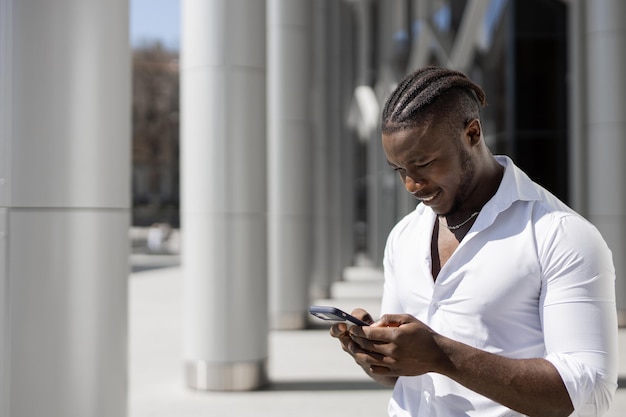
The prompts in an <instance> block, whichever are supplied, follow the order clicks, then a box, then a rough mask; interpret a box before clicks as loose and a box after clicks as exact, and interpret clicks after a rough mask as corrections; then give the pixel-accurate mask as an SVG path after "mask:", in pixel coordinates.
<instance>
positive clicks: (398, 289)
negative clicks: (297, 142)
mask: <svg viewBox="0 0 626 417" xmlns="http://www.w3.org/2000/svg"><path fill="white" fill-rule="evenodd" d="M484 105H485V95H484V92H483V90H482V89H481V88H480V87H479V86H478V85H476V84H474V83H473V82H472V81H470V80H469V79H468V78H467V77H466V76H465V75H463V74H461V73H459V72H455V71H451V70H448V69H444V68H437V67H429V68H425V69H421V70H418V71H416V72H415V73H413V74H410V75H409V76H407V77H406V78H405V79H404V80H403V81H402V82H401V83H400V85H399V86H398V87H397V88H396V90H395V91H394V92H393V93H392V95H391V97H390V98H389V100H388V101H387V103H386V105H385V108H384V110H383V120H382V131H383V135H382V145H383V148H384V151H385V154H386V156H387V160H388V162H389V165H390V166H391V167H392V168H393V169H394V170H395V171H397V172H398V174H399V176H400V178H401V180H402V181H403V182H404V184H405V186H406V189H407V191H408V192H410V193H411V194H413V195H414V196H415V198H417V199H418V200H419V201H420V202H421V204H418V206H417V208H416V209H415V211H413V212H412V213H410V214H409V215H407V216H406V217H405V218H404V219H402V220H401V221H400V222H399V223H398V224H397V225H396V226H395V227H394V229H393V230H392V232H391V233H390V235H389V238H388V241H387V245H386V248H385V257H384V270H385V286H384V293H383V299H382V313H383V314H384V315H383V316H382V318H381V319H379V320H378V321H376V322H374V321H373V320H372V318H371V317H370V316H369V314H368V313H367V312H366V311H364V310H361V309H356V310H355V311H354V312H353V314H354V315H355V316H357V317H358V318H361V319H362V320H364V321H366V322H368V323H371V325H370V326H366V327H359V326H354V327H352V328H351V329H349V330H348V329H347V328H346V326H345V325H344V324H335V325H333V327H332V328H331V335H332V336H334V337H337V338H339V340H340V341H341V344H342V347H343V349H344V350H345V351H346V352H348V353H349V354H350V355H352V356H353V358H354V359H355V361H356V362H357V363H358V364H359V365H360V366H361V367H363V369H364V370H365V372H367V373H368V374H369V375H370V376H371V377H372V378H373V379H374V380H376V381H379V382H381V383H383V384H388V385H394V386H395V388H394V391H393V396H392V398H391V400H390V402H389V415H390V416H413V417H422V416H438V417H456V416H480V417H487V416H489V417H491V416H520V415H529V416H568V415H574V416H601V415H603V414H604V413H605V412H606V411H607V409H608V408H609V405H610V403H611V400H612V398H613V394H614V393H615V390H616V388H617V318H616V307H615V290H614V284H615V271H614V268H613V262H612V258H611V252H610V250H609V249H608V247H607V245H606V243H605V242H604V240H603V239H602V237H601V236H600V234H599V233H598V231H597V230H596V228H595V227H594V226H593V225H591V224H590V223H589V222H588V221H586V220H585V219H584V218H582V217H581V216H580V215H578V214H576V213H575V212H573V211H572V210H571V209H570V208H568V207H567V206H566V205H565V204H563V203H562V202H560V201H559V200H558V199H557V198H556V197H554V196H553V195H552V194H550V193H549V192H548V191H546V190H545V189H543V188H542V187H541V186H539V185H537V184H536V183H534V182H532V181H531V180H530V179H529V178H528V177H527V176H526V175H525V174H524V173H523V172H522V171H521V170H520V169H519V168H517V167H516V166H515V165H514V164H513V162H512V161H511V160H510V159H509V158H507V157H504V156H497V157H494V156H493V155H492V154H491V152H490V151H489V149H488V148H487V146H486V144H485V142H484V138H483V131H482V124H481V122H480V114H479V111H480V108H481V107H482V106H484Z"/></svg>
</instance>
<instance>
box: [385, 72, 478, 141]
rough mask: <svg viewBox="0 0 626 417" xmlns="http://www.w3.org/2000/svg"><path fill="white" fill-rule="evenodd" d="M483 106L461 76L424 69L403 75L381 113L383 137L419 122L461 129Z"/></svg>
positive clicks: (472, 87) (467, 81)
mask: <svg viewBox="0 0 626 417" xmlns="http://www.w3.org/2000/svg"><path fill="white" fill-rule="evenodd" d="M486 104H487V102H486V100H485V92H484V91H483V89H482V88H480V86H478V85H477V84H475V83H473V82H472V81H471V80H470V79H469V78H468V77H467V76H466V75H465V74H463V73H461V72H458V71H454V70H451V69H447V68H441V67H434V66H431V67H426V68H422V69H419V70H417V71H415V72H413V73H412V74H409V75H407V76H406V77H405V78H404V79H403V80H402V81H401V82H400V84H399V85H398V86H397V87H396V89H395V90H394V91H393V92H392V93H391V96H390V97H389V99H388V100H387V103H386V104H385V107H384V109H383V113H382V131H383V133H385V134H390V133H394V132H397V131H400V130H405V129H411V128H414V127H416V126H418V125H421V124H423V123H429V122H434V123H438V124H441V123H444V124H446V125H447V127H448V128H450V129H463V128H464V127H465V125H466V124H467V122H468V121H469V120H471V119H475V118H479V117H480V108H481V107H483V106H485V105H486Z"/></svg>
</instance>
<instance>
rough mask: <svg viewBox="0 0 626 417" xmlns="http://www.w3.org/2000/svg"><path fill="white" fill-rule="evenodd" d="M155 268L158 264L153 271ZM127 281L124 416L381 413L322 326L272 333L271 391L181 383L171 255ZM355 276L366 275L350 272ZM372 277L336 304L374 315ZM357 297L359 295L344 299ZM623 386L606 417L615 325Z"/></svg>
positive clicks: (617, 405) (614, 414)
mask: <svg viewBox="0 0 626 417" xmlns="http://www.w3.org/2000/svg"><path fill="white" fill-rule="evenodd" d="M155 265H159V266H162V268H158V269H152V268H153V267H154V266H155ZM133 271H134V272H133V273H132V275H131V279H130V310H129V314H130V325H129V331H130V359H129V360H130V364H129V365H130V366H129V369H130V375H129V388H130V390H129V417H196V416H198V417H200V416H202V417H206V416H229V417H248V416H254V417H266V416H267V417H269V416H272V417H276V416H283V415H284V416H290V417H291V416H296V417H313V416H315V417H320V416H324V417H346V416H359V417H374V416H377V417H378V416H381V417H382V416H386V406H387V400H388V398H389V395H390V391H389V389H386V388H381V387H379V386H377V385H376V384H374V383H373V382H371V381H370V380H369V379H368V378H367V377H366V376H365V375H364V374H363V373H362V372H361V371H360V370H359V369H357V367H356V366H355V365H354V363H353V361H352V359H350V358H349V357H348V356H347V355H345V354H344V353H343V352H342V351H341V350H340V349H339V348H338V346H337V342H336V341H335V340H334V339H332V338H331V337H330V336H329V335H328V331H327V330H326V329H315V330H302V331H274V332H271V333H270V337H269V346H270V362H269V373H270V378H271V381H272V384H271V385H270V387H269V388H267V389H265V390H261V391H254V392H240V393H216V392H208V393H207V392H194V391H191V390H188V389H186V388H185V387H184V383H183V374H182V365H181V359H180V357H181V354H180V351H181V349H180V339H181V337H180V336H181V325H180V323H181V311H180V310H181V270H180V268H179V267H178V266H177V259H176V258H175V257H174V258H172V257H167V256H165V257H154V256H152V257H135V258H134V262H133ZM351 273H352V274H353V277H356V279H359V277H363V276H364V275H371V273H369V272H367V271H365V273H364V272H363V271H358V270H352V271H351ZM378 285H380V282H377V280H376V279H372V278H371V276H367V277H365V279H364V280H363V281H361V282H360V283H359V284H358V285H356V284H354V283H352V284H350V283H347V284H342V285H339V286H338V287H337V288H336V291H335V292H334V293H335V295H336V296H337V298H336V299H334V300H333V302H334V303H335V304H337V305H338V306H339V307H344V308H346V309H348V310H349V309H350V308H352V307H353V306H357V305H359V306H361V305H364V306H366V307H367V308H370V309H371V311H372V313H374V314H376V313H377V308H378V307H377V300H376V299H375V298H373V297H372V292H373V291H375V290H376V287H377V286H378ZM350 295H352V296H353V297H354V295H356V298H349V296H350ZM620 348H621V361H620V375H622V376H623V379H622V378H620V379H621V381H620V382H621V385H623V387H622V388H620V389H618V392H617V395H616V398H615V401H614V403H613V407H612V409H611V411H610V412H609V413H608V414H607V417H623V416H624V415H626V386H624V385H626V329H623V330H620Z"/></svg>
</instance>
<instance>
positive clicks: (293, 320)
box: [270, 313, 308, 330]
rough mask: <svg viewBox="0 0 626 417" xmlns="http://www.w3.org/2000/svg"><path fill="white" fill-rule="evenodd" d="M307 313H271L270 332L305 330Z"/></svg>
mask: <svg viewBox="0 0 626 417" xmlns="http://www.w3.org/2000/svg"><path fill="white" fill-rule="evenodd" d="M306 314H308V313H305V314H303V313H272V314H270V328H271V329H272V330H302V329H305V328H306V325H307V318H308V317H307V316H306Z"/></svg>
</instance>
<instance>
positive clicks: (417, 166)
mask: <svg viewBox="0 0 626 417" xmlns="http://www.w3.org/2000/svg"><path fill="white" fill-rule="evenodd" d="M433 162H435V160H434V159H433V160H432V161H429V162H426V163H425V164H420V165H418V164H416V165H415V167H416V168H427V167H429V166H431V165H432V164H433Z"/></svg>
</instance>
